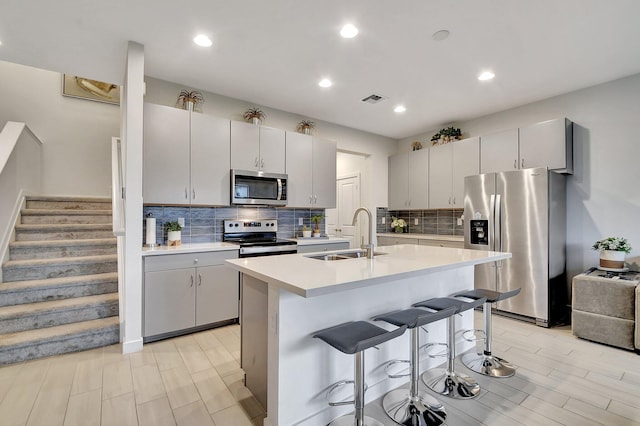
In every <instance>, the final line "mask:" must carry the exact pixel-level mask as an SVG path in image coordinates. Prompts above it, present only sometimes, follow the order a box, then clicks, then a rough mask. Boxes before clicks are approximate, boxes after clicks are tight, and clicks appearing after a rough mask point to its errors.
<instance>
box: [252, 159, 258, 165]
mask: <svg viewBox="0 0 640 426" xmlns="http://www.w3.org/2000/svg"><path fill="white" fill-rule="evenodd" d="M253 165H254V166H256V167H258V157H256V159H255V160H253Z"/></svg>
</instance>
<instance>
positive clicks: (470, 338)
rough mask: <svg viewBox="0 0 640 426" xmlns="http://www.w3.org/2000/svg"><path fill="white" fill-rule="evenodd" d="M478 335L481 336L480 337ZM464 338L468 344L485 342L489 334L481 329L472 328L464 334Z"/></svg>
mask: <svg viewBox="0 0 640 426" xmlns="http://www.w3.org/2000/svg"><path fill="white" fill-rule="evenodd" d="M478 334H479V335H480V336H478ZM462 338H463V339H464V340H466V341H467V342H484V341H485V340H487V334H486V333H485V332H484V330H483V329H481V328H472V329H470V330H465V331H464V332H463V333H462Z"/></svg>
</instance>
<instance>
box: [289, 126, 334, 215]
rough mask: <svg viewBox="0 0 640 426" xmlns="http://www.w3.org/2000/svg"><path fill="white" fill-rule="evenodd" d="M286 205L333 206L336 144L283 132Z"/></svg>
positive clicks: (309, 136) (308, 136) (299, 134)
mask: <svg viewBox="0 0 640 426" xmlns="http://www.w3.org/2000/svg"><path fill="white" fill-rule="evenodd" d="M286 141H287V145H286V147H287V148H286V165H287V168H286V172H287V175H288V180H287V206H288V207H318V208H335V206H336V143H335V142H330V141H325V140H321V139H318V138H316V137H313V136H311V135H305V134H301V133H297V132H286Z"/></svg>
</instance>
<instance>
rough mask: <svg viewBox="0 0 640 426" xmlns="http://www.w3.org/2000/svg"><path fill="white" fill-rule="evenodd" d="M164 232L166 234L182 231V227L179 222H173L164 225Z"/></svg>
mask: <svg viewBox="0 0 640 426" xmlns="http://www.w3.org/2000/svg"><path fill="white" fill-rule="evenodd" d="M164 230H165V231H166V232H174V231H182V226H181V225H180V223H179V222H178V221H177V220H173V221H171V222H167V223H165V224H164Z"/></svg>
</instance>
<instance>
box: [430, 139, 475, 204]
mask: <svg viewBox="0 0 640 426" xmlns="http://www.w3.org/2000/svg"><path fill="white" fill-rule="evenodd" d="M429 150H430V153H429V208H432V209H439V208H463V207H464V178H465V177H466V176H470V175H476V174H478V172H479V169H480V151H479V150H480V139H479V138H478V137H474V138H468V139H464V140H461V141H456V142H451V143H448V144H445V145H438V146H433V147H431V148H430V149H429Z"/></svg>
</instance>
